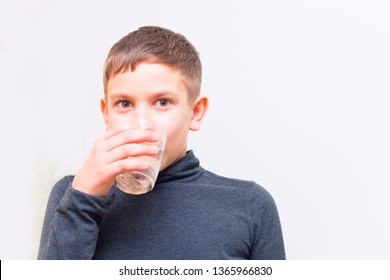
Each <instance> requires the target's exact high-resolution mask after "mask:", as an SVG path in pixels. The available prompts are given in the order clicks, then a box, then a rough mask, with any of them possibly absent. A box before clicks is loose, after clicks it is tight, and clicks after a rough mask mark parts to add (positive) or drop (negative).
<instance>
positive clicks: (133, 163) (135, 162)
mask: <svg viewBox="0 0 390 280" xmlns="http://www.w3.org/2000/svg"><path fill="white" fill-rule="evenodd" d="M149 167H150V164H149V163H148V162H146V161H142V160H139V159H134V158H126V159H122V160H119V161H115V162H113V163H111V164H110V165H108V170H107V171H108V172H110V174H115V177H116V176H117V175H119V174H122V173H123V172H127V171H136V170H139V171H141V170H146V169H148V168H149Z"/></svg>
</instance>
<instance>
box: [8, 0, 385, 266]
mask: <svg viewBox="0 0 390 280" xmlns="http://www.w3.org/2000/svg"><path fill="white" fill-rule="evenodd" d="M389 14H390V2H388V1H385V0H383V1H379V0H365V1H356V0H355V1H353V0H349V1H348V0H323V1H322V0H321V1H311V0H300V1H290V0H280V1H258V0H253V1H249V0H246V1H245V0H241V1H238V0H237V1H232V0H230V1H228V0H221V1H211V0H192V1H179V0H176V1H174V0H171V1H145V0H142V1H124V0H123V1H119V0H110V1H50V0H35V1H28V0H18V1H16V0H12V1H11V0H8V1H6V0H0V94H1V99H0V102H1V103H0V120H1V140H0V141H1V142H0V153H1V154H0V164H1V179H2V183H1V190H2V191H1V203H0V205H1V206H0V207H1V209H0V210H1V231H0V237H1V238H0V258H1V259H34V258H36V255H37V248H38V242H39V235H40V230H41V226H42V219H43V215H44V210H45V206H46V200H47V196H48V193H49V191H50V189H51V187H52V186H53V184H54V183H55V182H56V181H57V180H59V179H60V178H61V177H62V176H64V175H67V174H73V173H74V172H75V171H76V170H77V168H78V166H80V164H81V163H82V162H83V160H84V158H85V157H86V155H87V154H88V152H89V149H90V147H91V145H92V143H93V141H94V139H95V138H97V137H98V136H99V135H100V134H101V133H103V131H104V126H103V122H102V118H101V116H100V112H99V99H100V97H102V95H103V91H102V65H103V61H104V59H105V56H106V54H107V52H108V51H109V48H110V47H111V46H112V44H113V43H115V42H116V41H117V40H119V39H120V38H121V37H122V36H124V35H126V34H127V33H128V32H130V31H132V30H134V29H136V28H138V27H139V26H142V25H161V26H164V27H167V28H170V29H172V30H174V31H176V32H180V33H182V34H184V35H185V36H186V37H187V38H188V39H189V40H190V41H191V42H192V43H193V44H194V45H195V46H196V48H197V49H198V51H199V52H200V55H201V59H202V63H203V67H204V82H203V94H205V95H208V96H209V98H210V102H211V107H210V110H209V112H208V115H207V118H206V120H205V122H204V125H203V127H202V129H201V131H199V132H197V133H192V134H191V136H190V137H191V138H190V148H192V149H194V151H195V153H196V155H197V156H198V157H199V158H200V159H201V164H202V165H203V166H204V167H206V168H208V169H210V170H211V171H214V172H216V173H218V174H221V175H224V176H228V177H237V178H241V179H248V180H254V181H256V182H257V183H259V184H261V185H262V186H264V187H265V188H266V189H267V190H268V191H269V192H270V193H271V194H272V195H273V197H274V198H275V200H276V202H277V205H278V208H279V214H280V217H281V221H282V226H283V231H284V238H285V244H286V251H287V257H288V258H289V259H389V256H390V253H389V252H390V237H389V236H390V222H389V220H390V219H389V213H390V204H389V202H388V200H389V196H390V190H389V187H390V178H389V177H390V176H389V170H390V148H389V144H388V143H390V132H389V120H390V110H389V107H390V106H389V105H390V79H389V78H390V51H389V50H390V16H389Z"/></svg>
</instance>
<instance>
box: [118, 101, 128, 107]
mask: <svg viewBox="0 0 390 280" xmlns="http://www.w3.org/2000/svg"><path fill="white" fill-rule="evenodd" d="M118 104H119V106H120V107H121V108H125V109H126V108H130V106H131V103H130V102H129V101H126V100H122V101H119V102H118Z"/></svg>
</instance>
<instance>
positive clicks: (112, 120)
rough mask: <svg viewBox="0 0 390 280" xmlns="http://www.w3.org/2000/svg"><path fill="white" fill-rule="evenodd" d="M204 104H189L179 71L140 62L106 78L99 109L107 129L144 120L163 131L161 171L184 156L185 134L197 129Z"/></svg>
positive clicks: (203, 101)
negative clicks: (164, 142) (154, 124)
mask: <svg viewBox="0 0 390 280" xmlns="http://www.w3.org/2000/svg"><path fill="white" fill-rule="evenodd" d="M207 105H208V103H207V98H205V97H199V98H198V99H196V100H194V102H191V103H190V102H189V100H188V91H187V88H186V86H185V84H184V82H183V78H182V76H181V73H180V72H179V71H176V70H173V69H171V68H170V67H168V66H165V65H162V64H149V63H141V64H139V65H137V67H136V69H135V70H134V72H132V71H130V70H129V71H126V72H124V73H119V74H117V75H115V76H112V77H111V78H110V79H109V81H108V83H107V91H106V98H105V100H102V101H101V110H102V113H103V117H104V119H105V122H106V127H107V129H110V128H112V127H115V126H116V125H123V124H126V123H127V122H130V121H132V120H135V119H145V120H150V121H153V122H154V123H156V125H157V126H158V127H159V128H161V129H162V130H164V131H165V132H166V134H167V142H166V148H165V152H164V156H163V160H162V163H161V170H162V169H164V168H166V167H168V166H169V165H171V164H173V163H175V162H176V161H178V160H179V159H180V158H182V157H183V156H185V155H186V151H187V136H188V131H189V130H197V129H199V126H200V123H201V121H202V119H203V116H204V114H205V112H206V110H207ZM202 111H203V112H202Z"/></svg>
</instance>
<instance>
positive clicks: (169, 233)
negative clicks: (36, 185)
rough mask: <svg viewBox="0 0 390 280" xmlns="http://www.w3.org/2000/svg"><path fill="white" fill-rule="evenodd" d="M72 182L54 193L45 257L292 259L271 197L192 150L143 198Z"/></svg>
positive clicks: (42, 252)
mask: <svg viewBox="0 0 390 280" xmlns="http://www.w3.org/2000/svg"><path fill="white" fill-rule="evenodd" d="M72 180H73V177H71V176H69V177H65V178H63V179H62V180H60V181H59V182H58V183H57V184H56V185H55V186H54V188H53V190H52V192H51V194H50V198H49V202H48V206H47V210H46V215H45V221H44V225H43V230H42V236H41V244H40V248H39V254H38V259H79V260H80V259H122V260H123V259H139V260H141V259H171V260H174V259H200V260H204V259H285V258H286V256H285V250H284V243H283V236H282V230H281V225H280V221H279V216H278V212H277V208H276V205H275V203H274V200H273V199H272V197H271V195H270V194H269V193H268V192H267V191H266V190H265V189H264V188H262V187H260V186H259V185H257V184H256V183H254V182H249V181H242V180H236V179H228V178H224V177H220V176H218V175H215V174H213V173H211V172H209V171H207V170H205V169H203V168H202V167H201V166H200V165H199V161H198V159H197V158H196V157H195V155H194V154H193V152H192V151H189V152H188V153H187V155H186V156H185V157H184V158H182V159H181V160H180V161H178V162H177V163H176V164H174V165H172V166H170V167H168V168H166V169H165V170H163V171H162V172H160V174H159V177H158V179H157V182H156V186H155V188H154V189H153V191H151V192H150V193H147V194H144V195H129V194H126V193H123V192H121V191H120V190H118V189H117V188H116V187H112V189H111V191H110V193H109V195H107V196H106V197H95V196H91V195H88V194H85V193H82V192H80V191H77V190H75V189H73V188H72V185H71V184H72Z"/></svg>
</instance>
